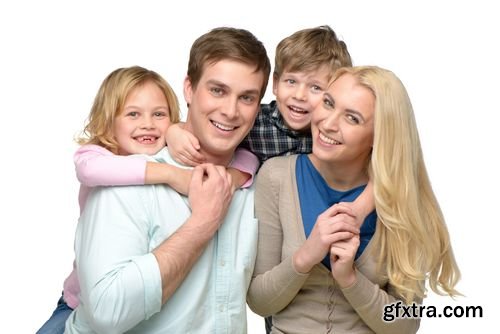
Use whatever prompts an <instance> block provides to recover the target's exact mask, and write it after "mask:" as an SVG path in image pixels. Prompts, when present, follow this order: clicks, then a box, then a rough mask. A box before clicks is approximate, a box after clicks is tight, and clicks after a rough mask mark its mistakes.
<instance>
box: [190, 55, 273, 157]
mask: <svg viewBox="0 0 500 334" xmlns="http://www.w3.org/2000/svg"><path fill="white" fill-rule="evenodd" d="M254 70H255V67H254V66H250V65H248V64H245V63H242V62H238V61H233V60H221V61H218V62H216V63H214V64H206V65H205V68H204V71H203V74H202V76H201V78H200V81H199V82H198V84H197V86H196V87H193V86H192V84H191V81H190V80H189V78H186V80H185V81H184V97H185V99H186V102H187V103H188V104H189V110H188V116H187V121H186V126H185V129H186V130H188V131H191V132H192V133H193V134H194V135H195V136H196V137H197V138H198V140H199V142H200V146H201V153H203V154H204V155H205V157H206V158H207V162H212V163H217V164H224V165H227V164H228V163H229V162H230V160H231V158H232V156H233V153H234V150H235V149H236V147H237V146H238V145H239V143H240V142H241V141H242V140H243V138H245V136H246V135H247V134H248V132H249V131H250V129H251V128H252V126H253V123H254V121H255V117H256V116H257V113H258V111H259V110H260V96H261V88H262V84H263V82H264V73H262V72H261V71H259V72H255V71H254Z"/></svg>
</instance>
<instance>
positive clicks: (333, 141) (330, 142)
mask: <svg viewBox="0 0 500 334" xmlns="http://www.w3.org/2000/svg"><path fill="white" fill-rule="evenodd" d="M319 138H320V139H321V140H322V141H324V142H325V143H327V144H330V145H340V142H339V141H336V140H335V139H332V138H329V137H327V136H325V135H324V134H322V133H321V132H320V133H319Z"/></svg>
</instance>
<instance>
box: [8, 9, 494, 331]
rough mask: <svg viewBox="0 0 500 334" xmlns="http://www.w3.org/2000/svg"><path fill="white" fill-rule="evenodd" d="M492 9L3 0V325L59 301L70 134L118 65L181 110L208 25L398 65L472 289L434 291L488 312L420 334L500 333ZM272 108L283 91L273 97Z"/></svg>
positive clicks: (441, 300)
mask: <svg viewBox="0 0 500 334" xmlns="http://www.w3.org/2000/svg"><path fill="white" fill-rule="evenodd" d="M493 3H494V1H491V2H486V1H481V0H476V1H467V2H465V1H449V2H448V1H413V2H411V3H405V2H404V1H393V2H388V1H331V0H330V1H320V0H318V1H300V2H296V1H290V0H288V1H262V2H260V1H245V2H237V1H234V0H233V1H226V0H219V1H214V2H212V1H203V2H201V1H200V4H196V3H195V2H194V1H181V2H167V1H146V0H143V1H137V2H133V1H123V0H121V1H99V2H97V1H96V2H95V3H92V2H89V1H85V2H84V1H81V2H76V1H53V0H52V1H51V0H49V1H22V0H19V1H15V2H14V1H10V2H6V1H4V2H2V3H1V4H0V43H1V44H0V45H1V46H0V50H1V51H0V113H1V117H0V124H1V131H0V145H1V152H2V162H1V163H0V199H1V201H0V266H1V272H2V274H0V306H1V319H2V320H1V322H2V326H1V327H2V328H3V329H2V332H5V330H4V329H6V328H10V330H8V331H7V332H11V333H34V332H35V331H36V329H37V328H38V327H39V326H40V325H42V323H43V322H44V321H45V320H46V319H47V318H48V317H49V315H50V313H51V312H52V310H53V309H54V306H55V303H56V301H57V299H58V298H59V296H60V293H61V287H62V283H63V280H64V278H65V277H66V276H67V274H68V273H69V271H70V269H71V263H72V260H73V236H74V231H75V227H76V222H77V218H78V207H77V191H78V184H77V181H76V179H75V175H74V167H73V162H72V154H73V152H74V150H75V149H76V147H77V146H76V144H74V142H73V141H72V139H73V137H74V135H76V134H77V133H78V132H79V131H80V130H81V128H82V126H83V124H84V121H85V118H86V117H87V114H88V112H89V109H90V106H91V103H92V101H93V98H94V96H95V93H96V92H97V89H98V87H99V85H100V83H101V81H102V80H103V79H104V77H105V76H106V75H107V74H108V73H109V72H111V71H112V70H113V69H115V68H117V67H122V66H130V65H135V64H137V65H142V66H145V67H148V68H150V69H154V70H156V71H157V72H159V73H160V74H162V75H163V76H164V77H165V78H166V79H167V80H168V81H169V82H170V83H171V84H172V86H173V88H174V90H175V91H176V92H177V93H178V95H179V98H180V100H181V101H183V98H182V95H181V94H182V90H181V88H182V80H183V78H184V75H185V73H186V68H187V60H188V52H189V48H190V46H191V43H192V42H193V41H194V39H195V38H196V37H198V36H199V35H201V34H202V33H205V32H206V31H208V30H209V29H211V28H214V27H216V26H222V25H230V26H237V27H241V28H246V29H249V30H250V31H252V32H253V33H254V34H255V35H256V36H257V37H258V38H259V39H261V40H262V41H263V42H264V44H265V45H266V47H267V48H268V51H269V56H270V58H271V60H272V62H273V59H274V48H275V46H276V44H277V43H278V41H279V40H281V39H282V38H284V37H285V36H288V35H290V34H291V33H293V32H294V31H296V30H299V29H303V28H308V27H313V26H317V25H322V24H329V25H330V26H331V27H332V28H333V29H334V30H335V31H336V32H337V33H338V34H339V35H340V36H341V38H342V39H344V40H345V41H346V43H347V45H348V48H349V50H350V53H351V55H352V57H353V59H354V62H355V64H356V65H362V64H375V65H379V66H382V67H386V68H388V69H391V70H393V71H394V72H395V73H396V74H397V75H398V76H399V77H400V78H401V79H402V81H403V82H404V83H405V84H406V87H407V89H408V91H409V93H410V97H411V98H412V101H413V106H414V109H415V112H416V117H417V122H418V126H419V130H420V135H421V140H422V144H423V150H424V155H425V159H426V163H427V167H428V171H429V174H430V177H431V180H432V183H433V187H434V190H435V192H436V195H437V197H438V199H439V200H440V203H441V206H442V209H443V211H444V214H445V217H446V219H447V223H448V226H449V230H450V233H451V237H452V242H453V246H454V249H455V254H456V257H457V260H458V263H459V265H460V268H461V270H462V274H463V279H462V281H461V283H460V285H459V289H460V291H461V292H462V293H463V294H464V295H465V296H466V297H463V298H458V299H457V301H453V300H452V299H450V298H449V297H438V296H435V295H433V294H431V295H430V297H429V298H428V299H426V302H425V303H426V304H427V305H434V306H438V307H441V306H444V305H447V304H449V305H454V306H456V305H462V306H467V305H471V306H481V307H482V308H483V312H484V313H483V318H475V319H465V318H462V319H458V318H449V319H445V318H440V319H429V318H424V319H423V321H422V325H421V330H420V332H421V333H441V332H443V331H446V332H448V333H470V332H473V331H476V332H477V331H478V330H479V329H480V328H482V329H486V328H495V327H496V323H497V321H495V320H496V319H495V318H498V315H499V314H500V308H499V306H498V305H497V303H496V300H497V299H498V297H499V296H500V293H498V291H499V282H498V279H497V276H496V275H495V274H493V271H494V269H498V268H495V267H497V266H498V250H497V246H498V241H497V240H498V235H497V233H500V230H499V227H498V225H499V223H500V219H499V214H498V207H499V206H498V199H499V198H500V196H499V195H498V192H499V191H500V190H499V189H500V187H499V186H500V183H499V181H498V180H499V177H498V173H497V172H495V173H494V171H495V170H497V171H498V170H499V169H500V168H499V164H498V162H497V160H498V152H499V148H498V146H499V144H500V139H499V138H500V136H499V134H498V132H499V128H498V119H499V117H498V113H499V111H500V110H499V108H498V96H499V91H500V84H499V83H498V78H499V77H500V71H499V65H498V62H499V60H500V54H499V51H498V35H497V34H498V31H500V25H499V23H498V13H499V11H498V10H494V9H493ZM174 4H175V8H174ZM495 21H496V22H495ZM271 99H272V95H271V91H270V90H269V91H268V94H267V95H266V97H265V98H264V102H269V101H270V100H271ZM182 105H183V106H184V105H185V104H184V103H182ZM183 112H184V113H185V108H184V109H183ZM184 115H185V114H184ZM479 331H481V330H479ZM262 332H263V321H262V320H261V319H260V318H258V317H257V316H255V315H250V316H249V333H251V334H252V333H262Z"/></svg>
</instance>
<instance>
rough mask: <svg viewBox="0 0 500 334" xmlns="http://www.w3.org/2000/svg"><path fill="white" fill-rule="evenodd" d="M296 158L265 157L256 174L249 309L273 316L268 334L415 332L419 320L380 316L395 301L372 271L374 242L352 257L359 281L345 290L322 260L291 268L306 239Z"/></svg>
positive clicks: (392, 291)
mask: <svg viewBox="0 0 500 334" xmlns="http://www.w3.org/2000/svg"><path fill="white" fill-rule="evenodd" d="M296 160H297V156H296V155H295V156H286V157H276V158H273V159H270V160H267V161H266V162H265V163H264V165H263V166H262V168H261V170H260V171H259V173H258V175H257V181H256V182H257V183H256V185H257V189H256V195H255V210H256V216H257V218H258V220H259V241H258V251H257V259H256V263H255V270H254V274H253V277H252V281H251V283H250V287H249V290H248V295H247V302H248V305H249V306H250V308H251V309H252V310H253V311H254V312H255V313H257V314H259V315H261V316H269V315H272V316H273V330H272V333H287V334H291V333H303V334H305V333H307V334H309V333H314V334H316V333H338V334H341V333H350V334H353V333H384V334H390V333H397V334H403V333H416V332H417V330H418V327H419V324H420V320H419V319H396V320H395V321H393V322H384V320H383V319H382V316H383V311H384V305H386V304H390V303H392V302H395V301H397V299H396V297H395V296H394V289H392V288H391V285H390V284H388V281H387V278H384V277H383V276H382V275H379V274H377V273H376V270H375V269H376V262H375V259H374V258H373V256H371V255H370V254H371V253H372V252H373V249H372V248H373V243H372V242H370V243H369V244H368V245H367V247H366V249H365V250H364V252H363V253H362V254H361V256H360V257H359V258H358V259H357V260H356V261H355V267H356V276H357V280H356V282H355V283H354V284H353V285H352V286H350V287H348V288H346V289H341V288H340V287H339V286H338V285H337V284H336V282H335V280H334V279H333V277H332V275H331V272H330V271H329V270H328V269H327V268H326V267H325V266H324V265H323V264H321V263H320V264H317V265H316V266H315V267H314V268H313V269H312V270H311V272H309V273H307V274H300V273H298V272H296V271H295V269H294V267H293V265H292V255H293V253H294V252H295V251H296V250H297V249H298V248H299V247H300V246H301V245H302V244H303V243H304V242H305V240H306V238H305V232H304V227H303V224H302V216H301V212H300V205H299V197H298V192H297V183H296V177H295V165H296Z"/></svg>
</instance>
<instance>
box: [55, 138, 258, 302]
mask: <svg viewBox="0 0 500 334" xmlns="http://www.w3.org/2000/svg"><path fill="white" fill-rule="evenodd" d="M73 161H74V163H75V168H76V176H77V178H78V181H79V182H80V184H81V185H80V192H79V195H78V203H79V205H80V213H81V212H82V211H83V208H84V207H85V202H86V201H87V197H88V195H89V193H90V191H91V189H92V187H96V186H123V185H141V184H144V180H145V177H146V163H147V160H146V157H145V156H142V155H129V156H121V155H115V154H113V153H112V152H110V151H108V150H107V149H105V148H103V147H101V146H98V145H83V146H81V147H80V148H79V149H78V150H77V151H76V152H75V154H74V156H73ZM231 167H233V168H236V169H238V170H240V171H242V172H245V173H247V174H250V175H251V177H250V179H249V180H248V181H247V182H246V183H245V184H244V185H243V187H244V188H246V187H249V186H250V185H252V183H253V179H254V176H255V173H256V172H257V169H258V167H259V160H258V159H257V157H256V156H255V155H253V154H252V153H251V152H250V151H247V150H245V149H238V150H236V153H235V156H234V159H233V161H232V162H231ZM79 293H80V284H79V282H78V276H77V273H76V266H75V262H73V271H72V272H71V274H70V275H69V276H68V277H67V278H66V280H65V281H64V300H65V301H66V303H67V304H68V306H69V307H71V308H73V309H74V308H76V307H77V306H78V303H79V300H78V295H79Z"/></svg>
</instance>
